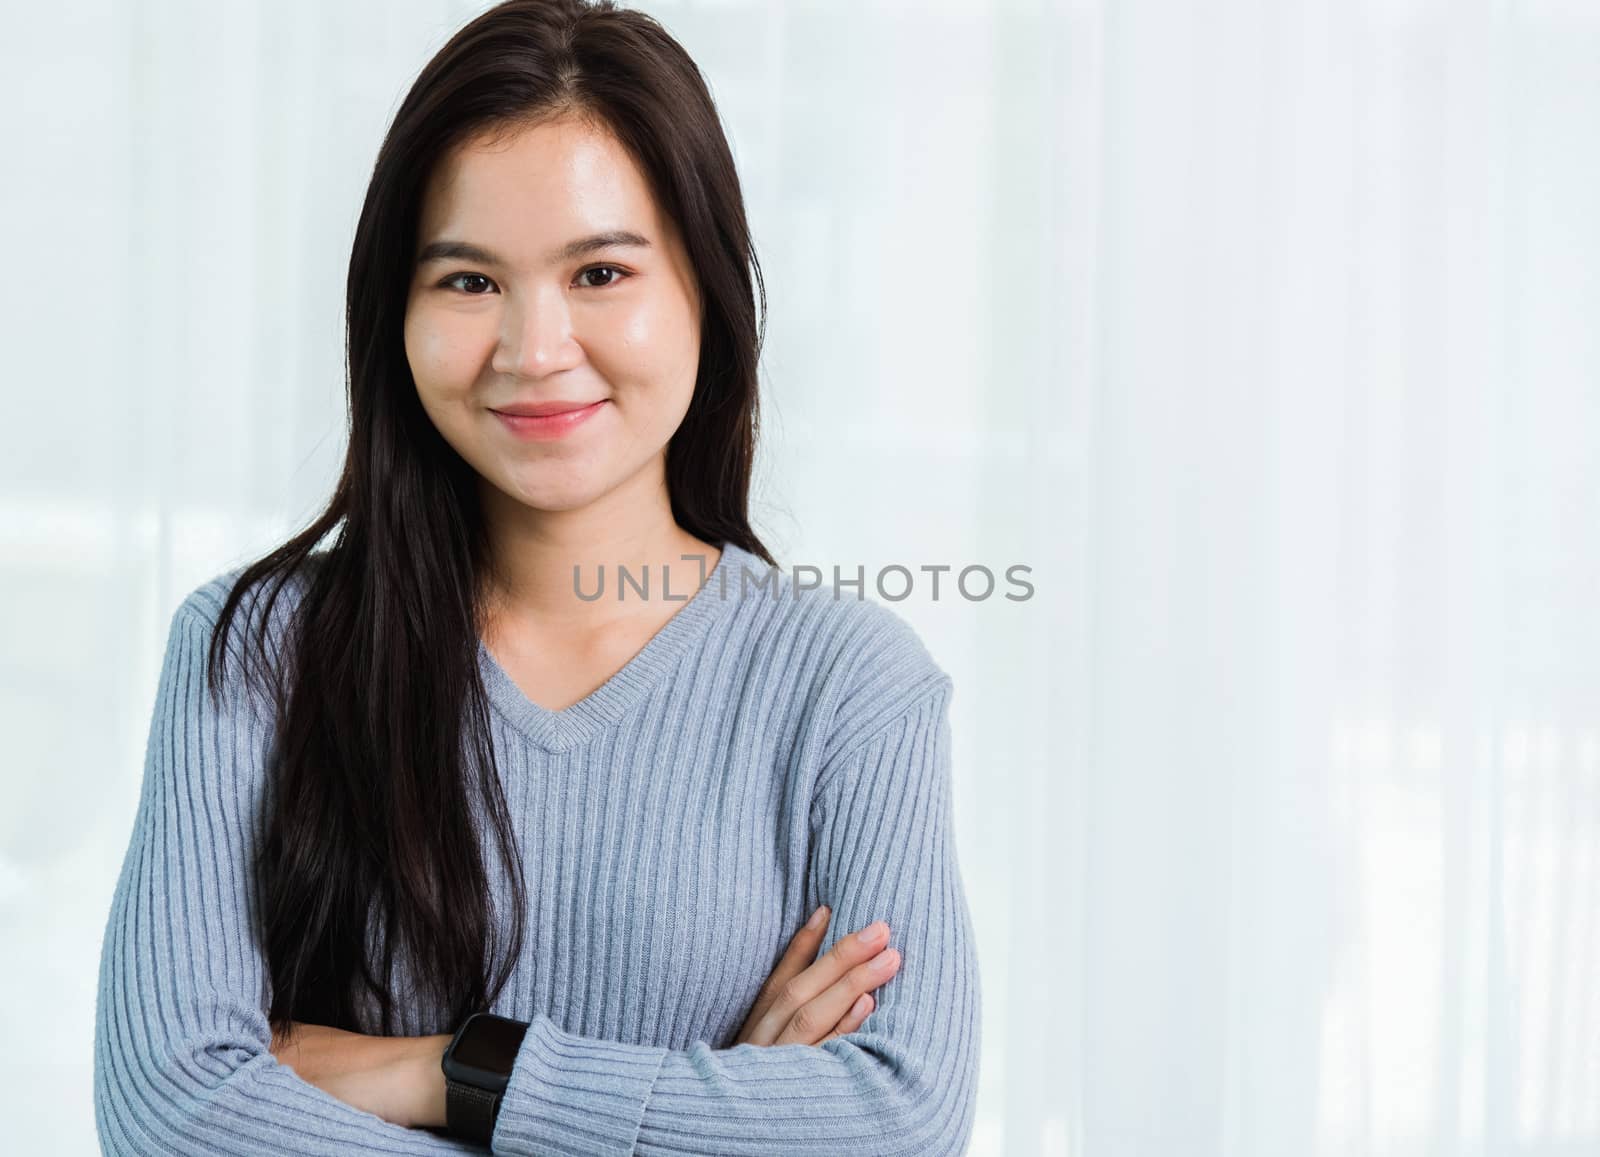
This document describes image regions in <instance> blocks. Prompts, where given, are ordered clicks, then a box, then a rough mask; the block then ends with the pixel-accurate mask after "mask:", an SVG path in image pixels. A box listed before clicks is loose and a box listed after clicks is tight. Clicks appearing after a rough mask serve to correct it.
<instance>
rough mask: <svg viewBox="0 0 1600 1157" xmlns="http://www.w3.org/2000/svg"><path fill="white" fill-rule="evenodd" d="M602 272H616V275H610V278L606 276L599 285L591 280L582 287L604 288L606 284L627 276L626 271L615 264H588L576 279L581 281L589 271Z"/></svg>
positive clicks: (613, 283) (614, 282)
mask: <svg viewBox="0 0 1600 1157" xmlns="http://www.w3.org/2000/svg"><path fill="white" fill-rule="evenodd" d="M602 272H605V273H615V274H617V276H616V277H612V278H608V279H607V280H605V281H603V282H601V283H600V284H599V285H595V284H594V283H592V282H591V283H589V284H588V285H586V286H584V288H585V289H605V288H606V287H607V286H611V285H615V284H616V283H617V282H618V281H621V280H622V279H623V278H624V277H627V276H629V275H628V274H627V273H624V272H623V271H622V270H620V269H618V268H617V267H616V266H615V265H591V266H589V268H587V269H585V270H583V271H582V272H581V273H579V274H578V279H579V280H580V281H581V280H583V278H585V277H587V276H588V275H589V274H591V273H602Z"/></svg>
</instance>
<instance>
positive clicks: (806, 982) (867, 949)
mask: <svg viewBox="0 0 1600 1157" xmlns="http://www.w3.org/2000/svg"><path fill="white" fill-rule="evenodd" d="M888 943H890V927H888V923H885V922H883V920H874V922H872V923H869V925H867V927H866V928H861V930H859V931H856V933H853V935H850V936H842V938H840V939H838V941H835V943H834V947H830V949H829V951H827V952H824V954H822V955H821V957H818V960H816V963H813V965H810V967H806V968H805V970H802V971H800V973H797V975H794V976H790V978H789V979H787V983H784V984H782V987H781V989H779V992H778V1000H774V1002H773V1003H771V1007H770V1008H768V1011H766V1016H768V1021H770V1024H771V1029H773V1032H781V1031H782V1029H784V1026H787V1024H789V1019H790V1018H792V1016H794V1015H795V1013H797V1011H798V1010H800V1008H802V1007H805V1005H806V1003H810V1002H811V1000H814V999H816V997H818V995H821V994H822V992H826V991H827V989H829V986H832V984H834V983H837V981H838V978H840V976H843V975H845V973H848V971H850V970H851V968H854V967H856V965H861V963H864V962H867V960H870V959H872V957H875V955H877V954H878V952H882V951H883V947H885V946H886V944H888ZM862 991H864V989H856V992H862ZM856 992H851V994H850V999H851V1000H854V997H856ZM848 1007H850V1002H848V1000H846V1002H845V1008H848ZM838 1011H840V1013H843V1008H840V1010H838ZM832 1023H834V1021H832V1019H829V1021H826V1024H832Z"/></svg>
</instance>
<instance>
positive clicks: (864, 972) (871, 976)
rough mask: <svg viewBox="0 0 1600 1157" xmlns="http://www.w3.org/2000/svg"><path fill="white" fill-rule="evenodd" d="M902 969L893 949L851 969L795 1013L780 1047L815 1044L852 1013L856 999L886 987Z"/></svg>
mask: <svg viewBox="0 0 1600 1157" xmlns="http://www.w3.org/2000/svg"><path fill="white" fill-rule="evenodd" d="M899 968H900V953H899V952H898V951H897V950H895V949H893V948H885V949H884V950H883V951H882V952H880V953H878V954H877V955H876V956H874V957H873V958H872V959H871V960H869V961H866V962H865V963H862V964H858V965H856V966H855V967H854V968H851V969H850V970H849V971H848V972H846V973H845V974H844V975H843V976H841V977H840V978H839V979H838V980H836V981H834V982H833V983H832V984H830V985H829V986H828V987H827V988H826V989H824V990H823V991H822V992H820V993H819V994H817V995H816V996H814V997H812V998H811V999H810V1000H809V1001H807V1002H806V1003H805V1004H804V1005H802V1006H801V1007H800V1008H799V1009H798V1010H796V1012H795V1014H794V1015H793V1016H792V1017H790V1019H789V1025H788V1027H787V1028H785V1029H783V1030H782V1031H781V1032H779V1033H778V1041H777V1043H778V1044H789V1043H791V1042H798V1043H801V1044H814V1043H816V1041H817V1040H818V1039H819V1037H820V1036H821V1034H822V1033H823V1032H824V1031H825V1030H827V1029H828V1028H831V1027H832V1026H833V1025H835V1024H837V1023H838V1021H839V1019H840V1018H841V1017H842V1016H844V1015H845V1013H847V1012H849V1011H850V1009H851V1007H852V1006H853V1005H854V1004H855V1002H856V998H857V997H859V996H860V995H861V994H862V993H865V992H871V991H872V990H874V989H875V988H877V987H878V986H879V985H881V984H883V983H884V982H885V981H887V980H888V979H889V978H890V977H892V976H893V975H894V974H895V973H896V972H897V971H898V970H899Z"/></svg>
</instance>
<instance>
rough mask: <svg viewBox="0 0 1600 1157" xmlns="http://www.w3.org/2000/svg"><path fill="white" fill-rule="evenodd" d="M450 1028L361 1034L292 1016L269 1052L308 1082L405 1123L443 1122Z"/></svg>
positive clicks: (401, 1123) (363, 1107) (410, 1126)
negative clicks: (437, 1031)
mask: <svg viewBox="0 0 1600 1157" xmlns="http://www.w3.org/2000/svg"><path fill="white" fill-rule="evenodd" d="M449 1043H450V1034H449V1033H444V1034H440V1035H434V1036H395V1037H387V1036H365V1035H363V1034H362V1033H358V1032H346V1031H345V1030H344V1029H338V1028H330V1027H329V1026H327V1025H322V1024H302V1023H300V1022H298V1021H296V1022H293V1023H292V1024H291V1027H290V1033H289V1036H288V1037H287V1038H283V1037H279V1036H276V1035H274V1037H273V1038H272V1055H273V1056H275V1057H277V1058H278V1061H279V1063H281V1064H285V1065H288V1066H289V1067H290V1068H291V1069H293V1070H294V1072H295V1075H296V1076H298V1077H299V1078H300V1079H301V1080H302V1081H305V1082H306V1083H307V1084H311V1085H315V1086H317V1088H319V1089H321V1090H322V1091H323V1092H325V1093H329V1094H331V1095H332V1096H335V1097H337V1098H339V1100H341V1101H343V1102H344V1103H345V1104H347V1105H353V1106H355V1107H356V1108H357V1109H364V1110H366V1111H367V1112H369V1113H372V1114H375V1115H376V1116H379V1117H382V1118H383V1119H384V1120H385V1121H389V1122H392V1123H393V1124H396V1125H404V1126H406V1127H407V1128H416V1127H431V1126H438V1125H443V1124H444V1090H445V1086H444V1071H443V1069H442V1068H441V1067H440V1062H441V1061H442V1060H443V1058H444V1050H445V1046H446V1045H448V1044H449Z"/></svg>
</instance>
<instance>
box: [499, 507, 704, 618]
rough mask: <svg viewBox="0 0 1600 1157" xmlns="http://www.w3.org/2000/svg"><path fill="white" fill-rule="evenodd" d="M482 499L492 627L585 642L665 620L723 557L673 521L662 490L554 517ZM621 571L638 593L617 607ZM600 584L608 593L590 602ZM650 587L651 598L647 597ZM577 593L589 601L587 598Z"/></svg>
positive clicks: (553, 513) (551, 513) (632, 590)
mask: <svg viewBox="0 0 1600 1157" xmlns="http://www.w3.org/2000/svg"><path fill="white" fill-rule="evenodd" d="M483 489H484V513H485V518H486V519H487V521H488V527H489V542H490V550H491V553H492V556H493V560H494V564H495V565H494V573H493V574H492V575H490V576H487V577H486V579H485V582H486V587H487V591H486V595H487V606H488V609H489V618H490V620H491V622H494V621H500V620H504V619H511V620H514V621H516V622H517V623H518V624H520V625H522V626H525V627H528V626H540V627H545V628H548V629H550V630H559V631H574V632H584V631H588V630H591V629H599V628H602V627H605V626H606V625H608V624H612V623H616V622H620V621H623V620H627V619H633V618H638V617H641V616H643V617H651V616H655V615H659V614H660V613H661V612H662V610H663V609H664V608H671V609H676V608H677V607H679V606H682V605H683V599H684V598H685V596H688V595H693V594H694V592H695V591H696V590H698V589H699V587H700V583H701V582H702V580H703V579H704V577H705V576H706V575H708V574H710V573H711V570H712V569H713V568H714V567H715V566H716V565H717V562H718V560H719V559H720V557H721V552H720V550H719V549H718V547H717V546H716V545H714V544H712V543H707V542H703V541H701V540H700V539H698V538H696V537H695V536H694V535H692V534H690V533H689V532H688V531H686V530H684V529H683V528H682V527H681V526H679V525H678V524H677V522H676V521H675V520H674V519H673V517H672V508H671V503H670V500H669V499H668V496H667V493H666V487H665V485H664V482H663V484H662V485H660V486H655V487H650V488H648V489H647V491H646V493H645V494H642V495H641V494H639V493H633V494H628V493H625V492H626V491H627V490H628V489H629V488H628V487H627V486H622V487H618V488H617V489H616V490H614V491H612V492H611V493H610V494H607V495H604V496H603V497H601V498H600V499H597V500H596V501H595V502H592V503H590V504H589V505H588V506H585V507H582V508H579V509H574V510H554V511H552V510H538V509H535V508H533V507H530V506H527V505H525V504H523V503H521V502H517V501H516V500H514V499H511V498H509V497H508V496H507V495H505V494H504V493H502V492H500V491H499V490H497V489H495V488H493V487H490V486H487V485H485V486H484V488H483ZM684 555H689V556H690V557H689V558H684V557H683V556H684ZM574 568H576V571H575V570H574ZM619 568H626V569H627V571H628V573H629V575H630V576H631V578H632V580H633V583H634V584H635V585H630V586H628V587H627V590H626V592H625V593H624V594H623V595H622V597H621V598H620V599H619V598H618V583H619V579H620V569H619ZM602 575H603V576H604V584H605V585H604V593H603V595H602V596H601V597H600V598H593V597H592V596H593V595H594V593H595V591H596V589H597V588H598V587H599V585H600V582H601V577H602ZM646 582H648V595H641V594H640V593H639V590H638V587H639V586H644V585H646ZM580 590H581V591H582V593H583V594H584V595H588V596H591V597H590V598H588V599H585V598H580V597H579V591H580ZM669 591H670V593H671V596H672V597H671V598H670V599H669V598H666V597H664V595H665V594H666V593H667V592H669ZM669 613H670V611H669Z"/></svg>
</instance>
